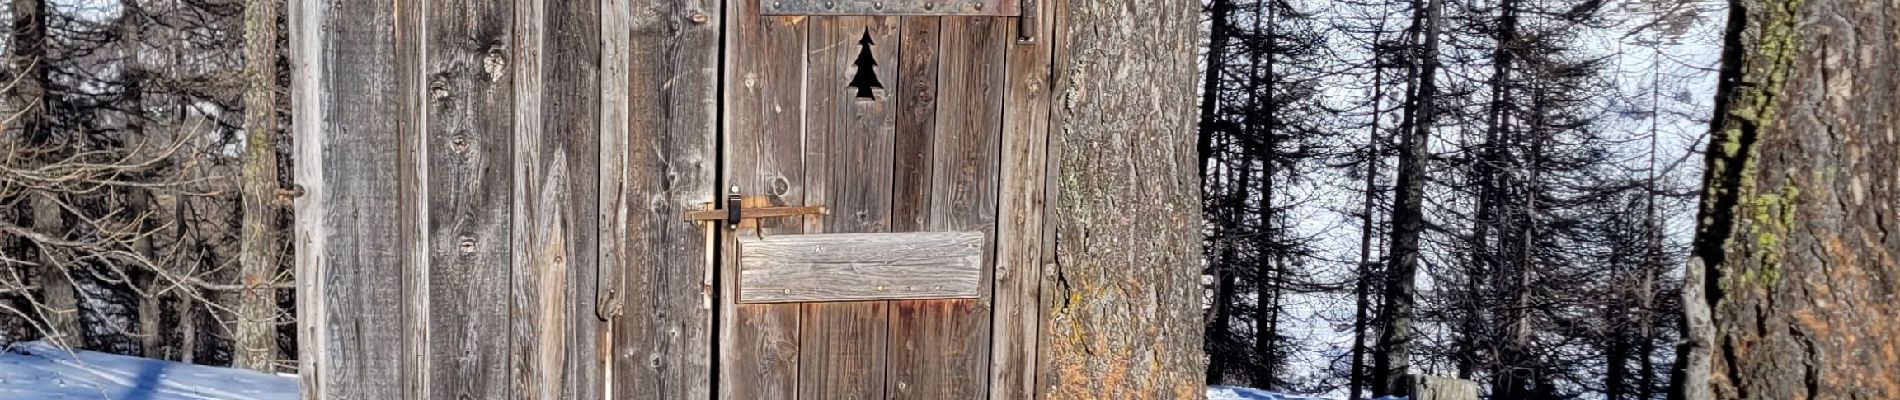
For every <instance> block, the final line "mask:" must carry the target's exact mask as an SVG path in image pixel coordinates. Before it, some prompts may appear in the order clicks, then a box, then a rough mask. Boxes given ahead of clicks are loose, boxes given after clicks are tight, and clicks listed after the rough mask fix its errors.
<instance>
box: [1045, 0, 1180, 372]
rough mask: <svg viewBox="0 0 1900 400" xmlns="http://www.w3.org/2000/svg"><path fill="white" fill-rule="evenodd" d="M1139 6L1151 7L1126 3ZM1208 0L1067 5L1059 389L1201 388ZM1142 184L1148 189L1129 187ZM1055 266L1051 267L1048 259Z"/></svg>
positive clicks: (1056, 357) (1051, 357) (1055, 320)
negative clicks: (1200, 62) (1202, 84)
mask: <svg viewBox="0 0 1900 400" xmlns="http://www.w3.org/2000/svg"><path fill="white" fill-rule="evenodd" d="M1131 7H1136V8H1139V9H1143V10H1153V12H1146V13H1139V14H1135V13H1121V12H1110V10H1126V9H1130V8H1131ZM1200 7H1201V6H1200V3H1198V2H1189V1H1142V2H1135V3H1130V2H1126V1H1100V0H1074V1H1068V2H1067V4H1066V5H1061V6H1058V7H1056V8H1055V10H1057V11H1056V12H1055V13H1054V14H1056V18H1057V19H1058V21H1059V22H1058V23H1060V24H1064V25H1071V26H1073V27H1075V29H1067V28H1059V29H1062V30H1060V31H1059V34H1058V35H1056V36H1054V37H1052V40H1059V41H1060V42H1059V43H1058V44H1057V46H1058V49H1057V51H1056V57H1057V61H1056V63H1055V68H1056V70H1057V71H1058V76H1057V80H1056V81H1055V85H1054V87H1055V88H1056V92H1057V93H1060V94H1059V95H1058V97H1059V99H1060V100H1059V103H1057V104H1056V105H1055V106H1054V107H1052V109H1051V110H1052V114H1053V115H1052V117H1053V118H1055V119H1056V120H1057V121H1058V124H1057V125H1055V127H1054V128H1052V130H1051V131H1050V132H1051V135H1053V136H1054V137H1053V139H1054V140H1055V141H1054V142H1051V146H1061V147H1060V149H1059V150H1060V151H1059V158H1058V160H1059V164H1058V168H1057V169H1056V170H1055V174H1054V175H1052V176H1050V177H1049V179H1050V180H1052V181H1055V182H1057V183H1058V184H1059V185H1061V187H1060V189H1059V193H1058V194H1059V196H1058V197H1056V198H1054V199H1052V200H1054V201H1055V214H1053V215H1050V218H1051V219H1052V222H1053V224H1052V226H1053V227H1054V229H1056V231H1057V232H1056V236H1055V240H1056V243H1055V244H1054V246H1055V247H1054V250H1055V252H1056V255H1057V257H1056V258H1055V261H1056V263H1055V265H1054V266H1053V268H1054V269H1053V271H1052V272H1053V273H1055V274H1057V275H1058V277H1057V278H1056V280H1057V281H1058V282H1060V284H1056V285H1051V286H1048V287H1045V288H1044V290H1043V292H1044V294H1045V296H1046V297H1050V298H1054V299H1056V300H1055V301H1054V302H1053V304H1051V308H1050V309H1049V310H1047V312H1045V313H1044V314H1043V316H1042V321H1041V322H1042V323H1041V325H1042V327H1043V328H1042V331H1043V334H1042V335H1041V336H1042V337H1045V338H1047V339H1046V341H1045V342H1044V344H1043V346H1041V347H1042V348H1043V349H1046V350H1047V351H1046V352H1044V354H1045V355H1046V356H1045V357H1044V359H1046V360H1047V362H1048V364H1047V366H1046V367H1044V369H1043V370H1042V376H1041V377H1040V378H1039V379H1040V380H1041V383H1039V387H1044V388H1043V390H1045V392H1044V396H1043V398H1047V399H1101V398H1120V399H1193V398H1201V397H1203V396H1205V395H1206V392H1205V390H1206V389H1205V383H1204V381H1203V378H1204V375H1203V373H1204V371H1203V370H1204V369H1205V366H1206V359H1205V356H1204V355H1203V354H1202V352H1201V344H1202V343H1201V335H1200V334H1199V331H1198V330H1197V329H1200V327H1201V326H1202V325H1201V322H1202V321H1201V319H1202V315H1201V296H1202V295H1201V293H1202V289H1201V286H1200V284H1199V283H1200V281H1199V278H1198V277H1199V276H1200V271H1201V266H1200V255H1201V254H1202V253H1201V248H1200V247H1201V242H1202V238H1201V234H1200V224H1201V215H1200V190H1199V188H1198V182H1199V179H1198V178H1197V176H1198V175H1199V172H1198V170H1197V168H1198V167H1197V165H1198V164H1199V163H1198V162H1197V161H1196V159H1195V148H1196V147H1195V143H1194V137H1193V135H1186V134H1183V133H1184V132H1191V131H1192V130H1193V128H1194V122H1195V119H1194V115H1195V113H1194V111H1193V109H1194V94H1193V90H1194V85H1193V82H1194V79H1195V59H1194V57H1193V56H1194V54H1195V46H1196V43H1197V39H1196V38H1197V33H1196V32H1197V31H1198V30H1197V29H1196V27H1197V26H1198V25H1199V21H1200V16H1199V13H1198V12H1199V10H1200ZM1131 188H1134V189H1137V190H1131ZM1046 267H1047V266H1046Z"/></svg>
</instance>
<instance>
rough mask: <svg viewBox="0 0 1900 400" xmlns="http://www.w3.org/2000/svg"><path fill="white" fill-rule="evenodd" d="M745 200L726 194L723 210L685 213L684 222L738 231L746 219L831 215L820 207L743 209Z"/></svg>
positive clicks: (739, 196)
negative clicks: (713, 224) (709, 223)
mask: <svg viewBox="0 0 1900 400" xmlns="http://www.w3.org/2000/svg"><path fill="white" fill-rule="evenodd" d="M733 191H734V192H738V188H736V187H735V188H733ZM746 198H747V196H743V195H740V194H738V193H733V194H728V195H726V207H725V208H724V209H708V210H693V211H687V212H686V220H688V221H722V222H724V223H725V225H726V229H738V228H739V222H740V221H744V220H748V219H760V218H784V217H798V216H805V215H826V214H831V210H830V209H828V208H826V207H825V206H822V205H805V206H775V207H751V208H747V207H745V203H746ZM760 203H762V202H760ZM760 203H754V204H760Z"/></svg>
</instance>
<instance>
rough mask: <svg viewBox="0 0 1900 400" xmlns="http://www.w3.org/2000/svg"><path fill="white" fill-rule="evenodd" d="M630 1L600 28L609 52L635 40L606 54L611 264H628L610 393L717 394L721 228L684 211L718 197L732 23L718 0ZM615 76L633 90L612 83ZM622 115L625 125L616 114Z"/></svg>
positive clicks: (620, 267) (606, 232)
mask: <svg viewBox="0 0 1900 400" xmlns="http://www.w3.org/2000/svg"><path fill="white" fill-rule="evenodd" d="M622 2H623V0H613V1H610V2H608V3H607V4H608V5H609V6H610V7H609V11H608V12H607V13H606V14H604V15H603V22H602V29H601V30H602V34H603V35H604V37H605V38H611V40H604V41H603V43H605V46H607V48H603V49H602V50H603V52H604V53H603V55H605V54H613V53H614V52H615V51H616V50H615V48H616V47H618V46H626V47H625V51H624V55H623V56H621V57H617V58H616V57H605V56H603V57H602V60H603V63H604V65H603V68H602V72H601V73H602V80H601V81H602V89H603V97H602V98H601V105H602V108H603V109H602V116H603V121H602V133H601V135H602V139H601V140H602V142H601V144H602V146H601V157H602V161H601V165H602V171H601V173H602V176H601V193H602V199H601V201H602V203H601V212H602V215H601V217H602V222H601V223H602V226H601V229H602V234H601V263H602V265H601V270H602V271H619V273H620V274H622V275H621V277H620V279H619V280H620V281H621V284H622V285H623V286H622V289H621V291H620V294H619V295H618V297H619V298H620V299H621V301H622V302H623V306H622V308H621V310H620V311H621V313H620V314H619V315H618V316H617V317H614V322H613V324H614V329H613V332H614V340H613V344H614V348H613V350H612V352H611V354H612V355H613V359H614V362H613V364H612V366H611V368H612V369H611V370H610V371H611V378H612V379H613V381H614V382H613V390H612V392H611V393H608V394H607V397H608V398H628V397H637V398H650V399H705V398H708V397H710V396H711V394H712V393H711V391H712V381H711V379H712V358H711V357H712V347H711V346H712V344H713V342H712V341H713V338H712V316H713V315H712V307H713V304H712V301H713V293H712V292H711V291H712V290H713V282H712V280H711V278H712V268H713V266H712V254H711V251H712V250H713V249H712V242H710V236H709V235H710V234H711V231H710V229H708V227H709V226H710V225H702V224H699V223H693V222H688V221H684V220H682V219H680V218H679V215H680V213H681V212H684V211H685V209H687V208H696V207H698V205H699V204H700V203H703V202H706V201H709V200H711V199H713V198H715V197H716V196H717V194H718V192H717V189H716V188H715V184H716V179H717V178H718V177H717V176H715V172H716V168H717V164H716V162H717V155H716V154H715V151H716V149H715V148H714V146H715V143H716V138H715V136H714V135H715V134H716V132H717V126H716V125H715V124H717V123H718V121H717V116H718V111H717V110H716V109H715V104H716V103H717V100H718V98H717V97H716V96H717V93H718V80H719V76H718V71H719V66H718V65H719V34H720V29H721V27H722V26H723V21H724V19H723V17H722V16H720V15H718V12H717V11H718V10H719V3H718V2H716V1H710V0H698V1H684V2H681V1H670V0H625V1H624V3H626V4H625V6H626V7H627V8H626V9H625V10H624V11H616V10H615V7H618V6H620V5H621V3H622ZM621 12H625V14H621ZM619 18H624V22H618V21H617V19H619ZM616 68H618V72H616V71H615V69H616ZM621 74H625V75H624V76H621ZM616 80H623V81H624V82H625V84H626V86H625V90H624V92H622V91H618V90H616V89H614V88H613V87H612V86H613V85H614V84H615V83H614V82H615V81H616ZM623 108H624V110H623ZM614 111H621V112H624V113H625V115H626V117H625V118H624V121H622V122H609V120H612V119H615V118H608V117H607V115H609V114H611V112H614Z"/></svg>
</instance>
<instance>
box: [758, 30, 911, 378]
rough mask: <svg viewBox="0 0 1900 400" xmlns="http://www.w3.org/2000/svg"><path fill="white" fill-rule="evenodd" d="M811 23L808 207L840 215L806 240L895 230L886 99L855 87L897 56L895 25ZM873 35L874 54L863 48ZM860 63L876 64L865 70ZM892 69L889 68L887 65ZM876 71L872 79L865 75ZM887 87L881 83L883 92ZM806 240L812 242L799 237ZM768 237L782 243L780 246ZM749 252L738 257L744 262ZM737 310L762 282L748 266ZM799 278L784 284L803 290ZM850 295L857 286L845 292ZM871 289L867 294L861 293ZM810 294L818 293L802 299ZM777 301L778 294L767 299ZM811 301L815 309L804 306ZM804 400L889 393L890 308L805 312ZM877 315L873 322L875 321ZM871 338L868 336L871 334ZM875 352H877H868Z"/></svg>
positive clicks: (818, 306) (812, 227) (810, 223)
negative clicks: (887, 332) (861, 75)
mask: <svg viewBox="0 0 1900 400" xmlns="http://www.w3.org/2000/svg"><path fill="white" fill-rule="evenodd" d="M885 20H886V19H885V18H871V17H814V18H811V19H809V21H810V22H809V24H810V25H809V27H808V28H807V32H808V33H807V43H808V44H807V49H808V52H807V54H806V58H805V61H806V70H805V82H806V85H805V97H804V101H805V102H806V105H805V115H806V119H805V121H806V122H805V127H804V136H803V137H804V148H805V172H806V174H805V202H806V203H807V204H824V205H826V206H827V207H828V208H829V209H830V210H832V211H833V212H831V213H827V214H824V215H811V216H808V217H806V218H805V222H806V226H805V232H806V233H818V232H851V233H858V232H882V231H885V230H888V229H889V227H890V223H889V215H890V209H891V202H890V182H891V176H890V171H891V138H890V136H891V132H890V131H891V129H892V121H891V118H890V113H889V112H888V111H887V110H888V109H889V104H890V103H891V101H890V99H889V96H888V95H886V94H885V93H884V91H883V90H882V89H879V88H875V87H873V86H869V85H867V87H868V88H870V89H871V90H869V93H864V94H868V95H869V96H868V97H859V94H860V93H859V92H860V91H859V89H858V88H857V87H854V86H853V85H854V84H861V83H863V82H856V80H855V79H854V78H856V77H858V74H859V73H860V72H867V73H877V72H878V71H880V70H881V71H882V72H883V73H884V75H885V76H889V74H890V73H891V71H892V68H891V67H890V66H869V65H868V64H870V63H875V62H876V60H880V59H881V60H891V58H892V55H894V54H895V51H894V50H895V47H896V46H895V44H896V43H895V41H894V39H895V33H896V32H895V24H894V22H895V18H890V19H889V21H890V23H886V22H885ZM867 35H868V37H869V39H870V42H872V43H874V44H869V45H867V44H865V43H861V42H863V41H865V39H866V38H867ZM861 56H869V57H870V58H871V59H868V60H861V59H860V57H861ZM886 63H887V64H889V62H888V61H886ZM866 66H869V67H870V68H871V69H867V70H863V71H860V68H862V67H866ZM880 84H881V83H880ZM795 236H798V237H799V238H801V239H802V238H803V237H804V236H807V235H795ZM767 237H769V238H772V239H767V240H776V239H779V238H782V237H783V236H770V235H768V236H767ZM744 246H745V245H743V244H742V245H740V247H741V248H740V249H739V252H740V254H741V256H742V257H743V255H744V254H747V251H746V250H745V249H744ZM741 264H742V268H741V270H742V271H744V272H742V274H744V275H742V276H741V280H742V283H741V286H740V293H741V294H740V297H741V298H740V301H741V302H750V301H749V300H748V298H749V297H753V296H751V295H749V294H748V293H752V292H753V291H750V290H748V289H747V287H746V286H745V284H744V283H743V282H758V281H760V280H758V279H750V278H753V277H756V274H755V273H756V272H766V271H768V270H769V271H783V269H777V270H773V269H765V270H761V269H760V268H755V266H754V265H752V264H748V263H745V262H744V261H741ZM801 280H802V279H801V278H799V277H793V278H791V280H788V281H785V282H786V283H796V282H799V281H801ZM847 286H850V285H847ZM862 288H866V289H868V288H869V287H862ZM798 292H806V293H813V292H812V291H798ZM767 293H769V294H770V296H777V295H779V294H780V291H779V290H768V291H767ZM806 300H813V299H806ZM800 310H801V314H802V315H801V316H800V327H799V329H800V332H799V337H800V338H801V339H802V340H803V341H804V344H803V345H802V346H801V347H800V352H799V357H800V362H799V365H800V368H799V377H798V388H799V395H800V397H803V398H817V399H830V398H880V397H883V391H884V372H883V371H884V354H883V352H884V337H885V329H886V325H885V323H884V322H883V321H884V320H883V315H884V312H883V310H885V308H884V305H883V304H873V303H864V302H856V303H812V304H803V305H801V306H800ZM873 311H875V312H873ZM872 328H874V330H873V331H867V330H866V329H872ZM872 349H875V352H874V353H873V352H871V351H872Z"/></svg>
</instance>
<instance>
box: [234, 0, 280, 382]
mask: <svg viewBox="0 0 1900 400" xmlns="http://www.w3.org/2000/svg"><path fill="white" fill-rule="evenodd" d="M277 14H278V7H277V0H250V1H249V2H248V4H246V5H245V7H244V60H245V61H244V80H245V90H244V124H245V126H244V132H245V141H244V143H245V146H244V155H245V161H244V173H243V178H242V179H243V181H242V182H241V183H240V186H241V191H240V194H241V197H242V198H243V212H244V216H243V227H242V231H241V232H240V234H239V238H238V248H239V251H240V252H241V255H240V256H239V257H240V259H239V263H240V265H241V266H242V267H241V270H240V271H239V280H240V283H241V284H242V285H244V287H245V288H244V290H243V293H242V294H241V295H240V296H238V306H237V329H236V330H235V331H236V343H233V344H232V346H231V352H232V357H231V364H232V366H234V367H239V368H249V369H254V370H259V371H271V370H272V369H273V368H272V364H273V363H275V362H276V361H277V324H276V321H277V292H276V290H275V289H274V288H273V287H274V286H275V279H274V278H275V277H276V275H277V265H278V263H277V260H278V259H279V257H278V256H279V255H280V253H281V252H282V251H283V248H284V246H283V244H282V243H279V241H278V240H277V238H278V236H279V235H278V231H279V229H278V227H277V222H278V218H279V214H278V213H279V212H280V209H279V208H278V207H279V203H278V202H276V201H274V200H275V198H276V197H277V188H278V186H277V140H276V137H277V92H276V90H277Z"/></svg>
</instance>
